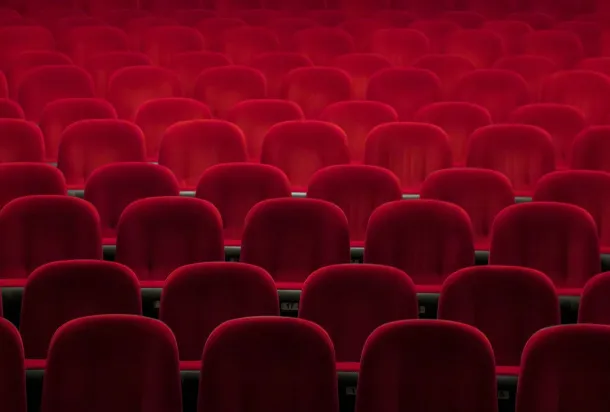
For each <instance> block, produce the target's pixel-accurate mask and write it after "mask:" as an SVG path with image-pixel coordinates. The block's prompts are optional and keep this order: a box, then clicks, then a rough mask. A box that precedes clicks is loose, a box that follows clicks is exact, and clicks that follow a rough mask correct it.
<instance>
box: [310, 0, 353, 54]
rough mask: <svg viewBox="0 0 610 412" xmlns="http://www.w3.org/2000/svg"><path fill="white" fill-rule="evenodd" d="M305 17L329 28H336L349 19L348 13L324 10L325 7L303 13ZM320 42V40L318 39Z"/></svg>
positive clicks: (341, 42)
mask: <svg viewBox="0 0 610 412" xmlns="http://www.w3.org/2000/svg"><path fill="white" fill-rule="evenodd" d="M318 1H319V0H318ZM331 1H332V0H331ZM303 15H304V16H305V17H307V18H309V19H312V20H314V21H315V22H316V23H318V24H319V25H320V26H325V27H327V28H336V27H337V26H340V25H341V23H343V22H344V21H345V20H347V18H348V13H347V12H346V11H345V10H329V9H326V10H324V7H319V8H317V9H315V10H308V11H306V12H305V13H303ZM318 40H320V39H319V38H318ZM335 44H336V45H338V44H343V45H345V44H347V43H346V42H344V41H343V40H342V41H340V42H335ZM332 48H333V49H335V50H336V49H337V48H336V47H332Z"/></svg>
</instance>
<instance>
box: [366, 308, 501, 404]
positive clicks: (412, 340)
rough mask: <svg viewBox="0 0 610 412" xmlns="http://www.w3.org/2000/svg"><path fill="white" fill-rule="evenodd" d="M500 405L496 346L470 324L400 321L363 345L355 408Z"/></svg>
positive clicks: (436, 321)
mask: <svg viewBox="0 0 610 412" xmlns="http://www.w3.org/2000/svg"><path fill="white" fill-rule="evenodd" d="M422 408H423V409H422ZM497 408H498V399H497V389H496V377H495V371H494V355H493V351H492V348H491V345H490V344H489V341H488V340H487V339H486V338H485V336H484V335H483V334H482V333H481V332H479V331H478V330H476V329H475V328H473V327H471V326H467V325H461V324H458V323H454V322H448V321H438V320H403V321H397V322H392V323H388V324H386V325H384V326H381V327H379V328H378V329H377V330H375V332H373V334H372V335H371V336H370V337H369V339H368V340H367V341H366V344H365V345H364V351H363V354H362V363H361V367H360V376H359V379H358V391H357V395H356V412H374V411H384V412H399V411H404V410H418V409H419V410H426V411H446V410H451V409H455V410H462V411H472V412H496V411H497Z"/></svg>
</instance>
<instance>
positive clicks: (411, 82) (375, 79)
mask: <svg viewBox="0 0 610 412" xmlns="http://www.w3.org/2000/svg"><path fill="white" fill-rule="evenodd" d="M441 94H442V91H441V81H440V79H439V78H438V77H437V76H436V75H435V74H434V73H433V72H431V71H429V70H423V69H402V68H390V69H384V70H380V71H378V72H377V73H376V74H374V75H373V76H372V77H371V78H370V80H369V85H368V89H367V92H366V98H367V100H376V101H380V102H383V103H387V104H389V105H390V106H392V107H394V109H396V112H397V113H398V117H399V118H400V120H402V121H410V120H412V118H413V115H414V114H415V112H417V110H418V109H419V108H421V107H423V106H425V105H427V104H430V103H434V102H436V101H438V100H440V99H441Z"/></svg>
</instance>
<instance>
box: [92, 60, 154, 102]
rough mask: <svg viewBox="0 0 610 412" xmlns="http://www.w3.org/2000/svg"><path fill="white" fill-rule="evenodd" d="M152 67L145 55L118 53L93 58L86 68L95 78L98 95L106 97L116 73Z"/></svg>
mask: <svg viewBox="0 0 610 412" xmlns="http://www.w3.org/2000/svg"><path fill="white" fill-rule="evenodd" d="M150 65H152V62H151V61H150V59H149V58H148V56H146V55H145V54H143V53H136V52H127V51H118V52H107V53H100V54H97V55H95V56H92V57H91V58H90V59H89V61H88V62H87V63H86V64H85V67H86V68H87V70H88V71H89V73H90V74H91V77H92V78H93V82H94V84H95V89H96V93H97V95H98V96H99V97H106V92H107V89H108V81H109V80H110V78H111V77H112V75H113V74H114V73H115V72H116V71H118V70H119V69H122V68H124V67H131V66H150Z"/></svg>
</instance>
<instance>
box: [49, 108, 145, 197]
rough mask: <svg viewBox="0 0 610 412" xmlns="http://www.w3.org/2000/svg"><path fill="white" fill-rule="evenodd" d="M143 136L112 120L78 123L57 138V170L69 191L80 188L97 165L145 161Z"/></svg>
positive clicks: (123, 123) (138, 130)
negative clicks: (58, 142) (60, 172)
mask: <svg viewBox="0 0 610 412" xmlns="http://www.w3.org/2000/svg"><path fill="white" fill-rule="evenodd" d="M145 157H146V156H145V149H144V135H143V133H142V131H141V130H140V129H139V128H138V127H137V126H136V125H134V124H133V123H129V122H127V121H124V120H116V119H97V120H81V121H78V122H76V123H73V124H72V125H71V126H69V127H68V128H67V129H66V130H64V132H63V134H62V136H61V143H60V145H59V154H58V156H57V167H58V168H59V170H61V171H62V172H63V174H64V176H65V177H66V182H67V184H68V187H70V188H80V189H82V188H83V187H84V185H85V181H86V180H87V179H88V177H89V176H90V175H91V173H92V172H93V171H94V170H95V169H97V168H98V167H100V166H103V165H106V164H109V163H118V162H143V161H144V160H145Z"/></svg>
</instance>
